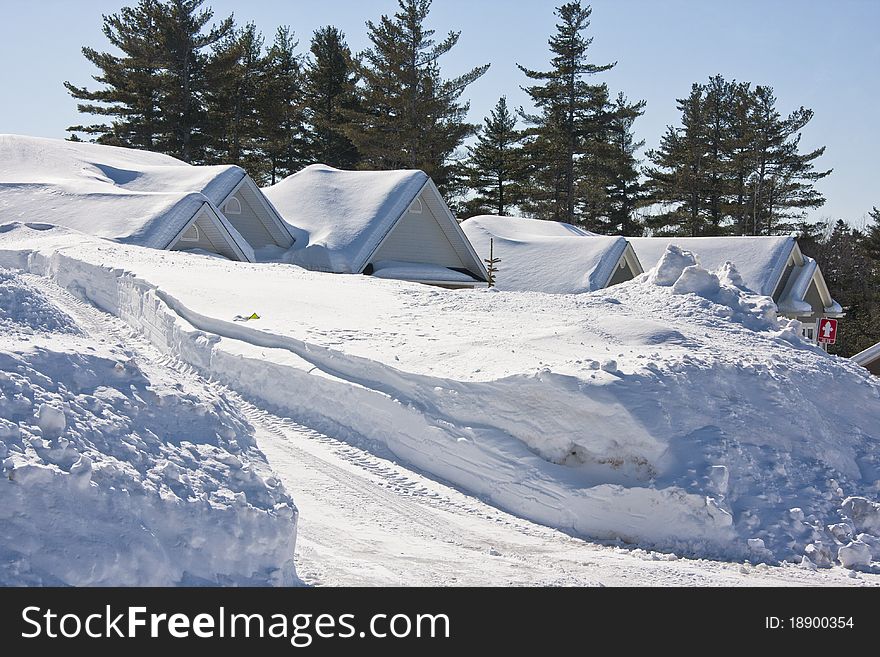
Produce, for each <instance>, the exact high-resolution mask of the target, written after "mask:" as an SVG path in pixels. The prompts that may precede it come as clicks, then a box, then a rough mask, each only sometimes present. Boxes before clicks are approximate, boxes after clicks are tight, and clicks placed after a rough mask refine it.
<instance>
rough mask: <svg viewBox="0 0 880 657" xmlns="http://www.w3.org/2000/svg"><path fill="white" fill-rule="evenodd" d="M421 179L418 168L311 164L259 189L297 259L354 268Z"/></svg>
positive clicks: (319, 267)
mask: <svg viewBox="0 0 880 657" xmlns="http://www.w3.org/2000/svg"><path fill="white" fill-rule="evenodd" d="M427 182H428V176H427V175H426V174H425V173H424V172H422V171H415V170H413V171H342V170H340V169H334V168H333V167H329V166H326V165H323V164H313V165H311V166H308V167H306V168H305V169H303V170H302V171H299V172H297V173H295V174H293V175H292V176H288V177H287V178H285V179H284V180H281V181H280V182H278V183H277V184H275V185H272V186H271V187H265V188H263V192H264V193H265V194H266V197H267V198H268V199H269V201H271V203H272V205H274V206H275V207H276V208H277V209H278V212H280V213H281V216H282V217H283V218H284V220H285V221H286V222H287V223H288V224H289V225H290V226H291V227H292V232H293V234H294V237H295V238H296V242H297V246H298V248H297V251H296V257H295V261H296V262H297V264H301V265H303V266H305V267H308V268H310V269H317V270H320V271H331V272H337V273H358V272H360V271H361V270H363V268H364V267H365V266H366V264H367V261H368V260H369V257H370V255H371V254H372V253H373V251H375V250H376V248H377V247H378V246H379V244H380V242H381V241H382V239H383V238H384V236H385V235H386V234H387V233H388V231H389V230H390V229H391V227H392V226H393V225H394V224H395V222H397V220H398V219H399V218H400V216H401V215H402V214H403V213H404V212H405V211H406V209H407V208H408V207H409V205H410V204H411V203H412V202H413V200H414V199H415V198H416V196H417V195H418V193H419V192H420V191H421V189H422V187H424V186H425V183H427Z"/></svg>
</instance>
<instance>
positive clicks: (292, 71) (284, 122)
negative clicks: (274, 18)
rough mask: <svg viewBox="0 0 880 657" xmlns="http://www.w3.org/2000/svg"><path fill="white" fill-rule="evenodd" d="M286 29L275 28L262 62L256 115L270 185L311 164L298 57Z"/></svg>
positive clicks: (300, 65) (300, 66) (291, 33)
mask: <svg viewBox="0 0 880 657" xmlns="http://www.w3.org/2000/svg"><path fill="white" fill-rule="evenodd" d="M297 45H298V42H297V41H296V39H295V38H294V35H293V32H292V31H291V30H290V28H289V27H281V28H278V31H277V32H276V34H275V41H274V42H273V43H272V45H271V46H270V48H269V51H268V52H267V53H266V57H265V58H264V60H263V69H262V81H261V85H260V97H259V99H258V101H259V102H258V105H257V116H258V121H259V125H260V132H261V139H260V149H261V152H262V153H263V155H264V157H265V158H266V161H267V165H266V170H267V173H268V178H269V182H270V183H271V184H273V185H274V184H275V183H276V182H277V181H278V179H280V178H284V177H285V176H289V175H291V174H293V173H296V172H297V171H299V170H300V169H302V167H303V166H305V165H306V164H308V163H309V162H310V160H309V156H308V143H307V139H306V126H305V121H306V119H305V109H304V99H303V71H302V62H301V58H300V57H299V56H298V55H297V54H296V47H297Z"/></svg>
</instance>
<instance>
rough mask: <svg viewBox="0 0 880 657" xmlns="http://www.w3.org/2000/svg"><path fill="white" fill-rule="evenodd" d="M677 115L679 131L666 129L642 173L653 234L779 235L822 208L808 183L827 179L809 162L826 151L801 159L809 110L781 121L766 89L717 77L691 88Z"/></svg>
mask: <svg viewBox="0 0 880 657" xmlns="http://www.w3.org/2000/svg"><path fill="white" fill-rule="evenodd" d="M678 107H679V110H680V111H681V113H682V123H681V126H680V127H678V128H673V127H669V128H668V129H667V132H666V134H665V135H664V136H663V138H662V140H661V143H660V146H659V147H658V148H657V149H656V150H653V151H650V152H649V153H648V159H649V160H650V161H651V164H652V166H649V167H648V168H646V169H645V173H646V174H647V176H648V183H647V187H648V189H649V191H650V198H651V200H652V201H654V202H655V203H657V204H659V205H660V206H661V211H660V212H659V213H655V214H654V215H653V216H652V217H651V218H650V222H649V223H650V224H651V227H652V228H654V229H655V230H659V231H660V232H668V233H684V234H690V235H717V234H724V233H736V234H743V235H745V234H751V235H772V234H778V233H786V232H790V231H791V230H792V229H793V228H795V224H796V222H797V220H798V219H802V218H803V217H804V216H805V210H806V209H809V208H816V207H820V206H821V205H822V204H824V202H825V199H824V197H823V196H822V194H821V193H820V192H818V191H817V190H816V189H815V183H816V182H817V181H819V180H821V179H822V178H824V177H825V176H827V175H829V174H830V173H831V171H830V170H829V171H816V170H815V168H814V161H815V160H816V159H817V158H818V157H820V156H821V155H822V154H823V153H824V151H825V148H824V147H821V148H818V149H816V150H814V151H811V152H807V153H801V152H800V139H801V130H802V129H803V128H804V127H805V126H806V125H807V123H809V121H810V120H811V118H812V116H813V113H812V111H811V110H807V109H804V108H803V107H801V108H799V109H798V110H796V111H794V112H792V113H791V114H789V115H788V116H786V117H783V116H782V115H781V114H780V113H779V112H778V110H777V109H776V97H775V96H774V95H773V90H772V89H771V88H770V87H765V86H757V87H755V88H754V89H752V88H751V85H749V84H747V83H736V82H727V81H725V80H724V79H723V78H722V77H721V76H714V77H712V78H710V80H709V82H708V84H706V85H701V84H694V85H693V87H692V89H691V94H690V96H689V97H688V98H687V99H681V100H679V101H678Z"/></svg>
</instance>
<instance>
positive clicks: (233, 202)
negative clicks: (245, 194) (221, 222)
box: [223, 196, 241, 214]
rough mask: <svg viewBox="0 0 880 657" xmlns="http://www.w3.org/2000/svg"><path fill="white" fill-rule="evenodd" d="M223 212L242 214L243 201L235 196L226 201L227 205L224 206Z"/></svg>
mask: <svg viewBox="0 0 880 657" xmlns="http://www.w3.org/2000/svg"><path fill="white" fill-rule="evenodd" d="M223 212H224V213H226V214H241V201H239V200H238V199H237V198H236V197H234V196H233V197H232V198H231V199H229V200H228V201H226V205H225V206H223Z"/></svg>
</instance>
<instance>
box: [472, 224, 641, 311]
mask: <svg viewBox="0 0 880 657" xmlns="http://www.w3.org/2000/svg"><path fill="white" fill-rule="evenodd" d="M461 228H462V230H463V231H464V233H465V235H467V237H468V239H469V240H470V241H471V244H473V245H474V248H475V249H476V250H477V253H478V254H479V255H480V257H481V258H488V257H489V240H490V239H492V240H494V256H495V257H496V258H500V259H501V262H500V263H499V264H498V276H497V281H496V287H497V288H498V289H499V290H531V291H537V292H551V293H557V294H559V293H562V294H571V293H578V292H592V291H595V290H599V289H602V288H604V287H606V286H607V285H608V283H609V282H610V280H611V278H612V276H613V275H614V272H615V270H616V269H617V267H618V265H619V263H620V261H621V259H622V258H624V257H625V255H626V253H627V250H628V249H630V247H629V245H628V243H627V240H626V238H624V237H608V236H600V235H595V234H593V233H590V232H588V231H585V230H583V229H581V228H578V227H577V226H572V225H571V224H566V223H561V222H558V221H542V220H539V219H523V218H519V217H500V216H492V215H481V216H477V217H471V218H470V219H467V220H466V221H464V222H462V224H461ZM630 260H631V262H632V263H633V264H634V265H635V269H636V271H634V274H636V275H637V274H640V273H642V270H641V265H639V263H638V259H637V258H635V257H634V255H633V256H631V258H630Z"/></svg>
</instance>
